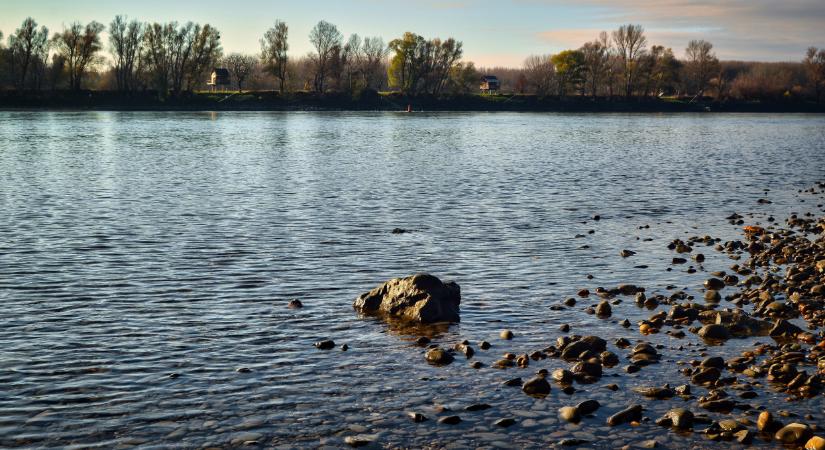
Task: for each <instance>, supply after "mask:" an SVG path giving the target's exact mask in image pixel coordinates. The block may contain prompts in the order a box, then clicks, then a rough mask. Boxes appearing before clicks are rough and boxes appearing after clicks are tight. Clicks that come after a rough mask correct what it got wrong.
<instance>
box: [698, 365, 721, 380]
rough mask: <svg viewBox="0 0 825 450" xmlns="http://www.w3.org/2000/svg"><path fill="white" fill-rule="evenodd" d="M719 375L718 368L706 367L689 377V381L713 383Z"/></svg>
mask: <svg viewBox="0 0 825 450" xmlns="http://www.w3.org/2000/svg"><path fill="white" fill-rule="evenodd" d="M720 376H722V373H721V372H720V371H719V369H717V368H715V367H708V368H707V369H705V370H702V371H700V372H699V373H697V374H696V375H693V376H692V377H690V382H691V383H693V384H708V383H715V382H716V380H718V379H719V377H720Z"/></svg>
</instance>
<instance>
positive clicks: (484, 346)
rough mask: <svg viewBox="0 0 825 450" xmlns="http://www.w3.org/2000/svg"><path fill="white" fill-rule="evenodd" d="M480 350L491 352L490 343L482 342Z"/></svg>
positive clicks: (479, 345) (479, 344) (479, 346)
mask: <svg viewBox="0 0 825 450" xmlns="http://www.w3.org/2000/svg"><path fill="white" fill-rule="evenodd" d="M478 348H480V349H482V350H489V349H490V343H489V342H487V341H481V342H479V343H478Z"/></svg>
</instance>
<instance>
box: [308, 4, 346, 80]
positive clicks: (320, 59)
mask: <svg viewBox="0 0 825 450" xmlns="http://www.w3.org/2000/svg"><path fill="white" fill-rule="evenodd" d="M343 39H344V36H343V35H342V34H341V32H340V31H338V27H336V26H335V25H333V24H331V23H329V22H326V21H323V20H322V21H320V22H318V24H316V25H315V28H313V29H312V32H310V34H309V41H310V42H311V43H312V46H313V47H315V53H311V54H310V59H311V60H312V62H313V63H314V65H315V77H314V78H315V80H314V87H315V90H316V91H317V92H321V93H323V92H324V91H325V90H326V79H327V76H328V75H329V70H330V63H331V62H332V58H333V57H334V56H335V52H336V51H340V49H341V46H342V41H343Z"/></svg>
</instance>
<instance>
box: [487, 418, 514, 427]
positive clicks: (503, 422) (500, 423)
mask: <svg viewBox="0 0 825 450" xmlns="http://www.w3.org/2000/svg"><path fill="white" fill-rule="evenodd" d="M515 423H516V419H513V418H510V417H506V418H504V419H498V420H496V421H495V422H493V425H495V426H497V427H502V428H507V427H509V426H512V425H515Z"/></svg>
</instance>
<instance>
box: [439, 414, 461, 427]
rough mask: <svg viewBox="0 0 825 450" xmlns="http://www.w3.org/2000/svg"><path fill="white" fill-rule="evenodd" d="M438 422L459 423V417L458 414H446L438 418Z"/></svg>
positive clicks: (446, 423)
mask: <svg viewBox="0 0 825 450" xmlns="http://www.w3.org/2000/svg"><path fill="white" fill-rule="evenodd" d="M438 423H441V424H445V425H457V424H459V423H461V417H458V416H446V417H442V418H440V419H438Z"/></svg>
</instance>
